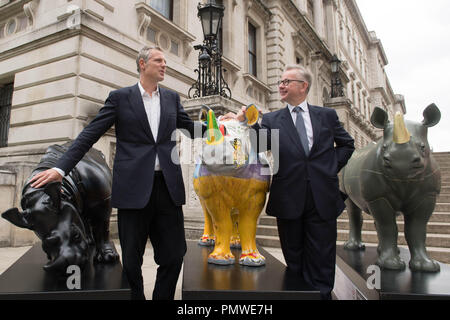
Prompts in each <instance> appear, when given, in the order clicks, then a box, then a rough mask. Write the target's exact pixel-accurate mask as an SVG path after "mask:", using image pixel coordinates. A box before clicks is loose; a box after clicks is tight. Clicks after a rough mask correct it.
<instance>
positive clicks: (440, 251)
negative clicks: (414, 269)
mask: <svg viewBox="0 0 450 320" xmlns="http://www.w3.org/2000/svg"><path fill="white" fill-rule="evenodd" d="M345 242H346V241H342V240H338V241H336V244H337V245H344V243H345ZM256 243H257V244H258V245H259V246H263V247H271V248H280V247H281V245H280V240H279V238H278V237H274V236H259V235H258V236H257V237H256ZM364 244H365V245H366V246H367V247H376V246H377V245H378V244H377V243H370V242H365V243H364ZM399 247H401V248H405V249H408V246H407V245H399ZM427 253H428V255H429V256H430V258H432V259H435V260H437V261H439V262H441V263H450V248H440V247H431V246H428V247H427Z"/></svg>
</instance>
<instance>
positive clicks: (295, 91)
mask: <svg viewBox="0 0 450 320" xmlns="http://www.w3.org/2000/svg"><path fill="white" fill-rule="evenodd" d="M281 80H282V81H283V80H298V81H290V82H289V84H283V83H281V84H280V85H279V86H278V90H279V92H280V98H281V101H284V102H287V103H289V104H291V105H293V106H296V105H298V104H300V103H301V102H302V101H303V100H305V99H306V96H307V92H306V91H307V88H308V83H306V82H304V80H305V79H302V78H301V77H300V74H299V72H298V71H297V70H295V69H292V70H288V71H285V72H284V73H283V75H282V76H281Z"/></svg>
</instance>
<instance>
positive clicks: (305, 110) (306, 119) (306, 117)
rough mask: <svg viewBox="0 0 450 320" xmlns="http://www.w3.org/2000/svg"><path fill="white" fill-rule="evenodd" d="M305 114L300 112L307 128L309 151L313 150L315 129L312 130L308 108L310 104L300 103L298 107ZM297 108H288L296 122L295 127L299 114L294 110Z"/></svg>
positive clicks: (289, 106)
mask: <svg viewBox="0 0 450 320" xmlns="http://www.w3.org/2000/svg"><path fill="white" fill-rule="evenodd" d="M298 106H299V107H300V108H301V109H302V110H303V112H300V113H299V114H301V115H302V116H303V122H304V123H305V128H306V135H307V136H308V147H309V150H311V148H312V145H313V141H314V140H313V128H312V123H311V117H310V115H309V108H308V103H307V102H306V100H305V101H303V102H302V103H300V104H299V105H298ZM295 107H297V106H291V105H290V104H288V108H289V111H290V112H291V117H292V121H294V126H295V121H296V120H297V114H298V113H297V112H294V111H293V110H294V108H295Z"/></svg>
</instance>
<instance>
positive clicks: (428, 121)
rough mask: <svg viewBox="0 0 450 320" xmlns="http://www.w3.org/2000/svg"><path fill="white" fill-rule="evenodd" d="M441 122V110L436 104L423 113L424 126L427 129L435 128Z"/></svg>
mask: <svg viewBox="0 0 450 320" xmlns="http://www.w3.org/2000/svg"><path fill="white" fill-rule="evenodd" d="M440 120H441V111H440V110H439V108H438V107H437V106H436V105H435V104H434V103H432V104H430V105H429V106H428V107H427V108H426V109H425V110H424V111H423V121H422V124H423V125H424V126H425V127H427V128H430V127H434V126H435V125H437V124H438V123H439V121H440Z"/></svg>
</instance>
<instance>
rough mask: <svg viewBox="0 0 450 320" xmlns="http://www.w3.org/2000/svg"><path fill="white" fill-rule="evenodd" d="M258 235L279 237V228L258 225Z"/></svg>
mask: <svg viewBox="0 0 450 320" xmlns="http://www.w3.org/2000/svg"><path fill="white" fill-rule="evenodd" d="M256 234H258V235H261V236H274V237H278V227H277V226H264V225H261V224H260V225H258V227H257V228H256Z"/></svg>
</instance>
